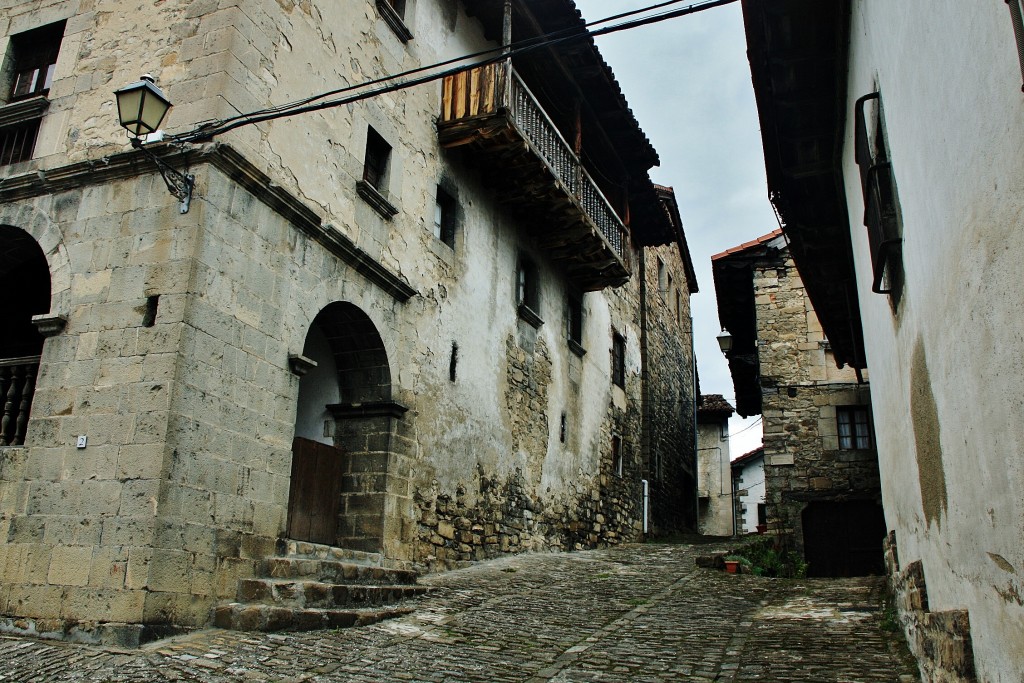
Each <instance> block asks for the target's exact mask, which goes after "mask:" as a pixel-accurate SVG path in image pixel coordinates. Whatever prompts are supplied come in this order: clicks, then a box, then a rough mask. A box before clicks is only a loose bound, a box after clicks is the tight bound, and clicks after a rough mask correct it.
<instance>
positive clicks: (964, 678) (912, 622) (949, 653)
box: [885, 531, 978, 683]
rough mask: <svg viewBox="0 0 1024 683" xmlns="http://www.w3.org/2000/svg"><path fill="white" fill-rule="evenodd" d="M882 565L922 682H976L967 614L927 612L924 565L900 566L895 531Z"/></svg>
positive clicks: (887, 543)
mask: <svg viewBox="0 0 1024 683" xmlns="http://www.w3.org/2000/svg"><path fill="white" fill-rule="evenodd" d="M885 566H886V570H887V574H888V578H889V588H890V592H891V593H892V594H893V595H894V596H895V597H896V607H897V610H898V613H899V618H900V622H901V624H902V626H903V631H904V633H905V634H906V636H907V643H908V644H909V646H910V649H911V651H912V652H913V653H914V657H916V658H917V662H918V666H919V668H920V670H921V677H922V679H923V680H926V681H930V682H934V683H973V682H974V681H976V680H978V679H977V677H976V672H975V668H974V651H973V648H972V642H971V623H970V615H969V613H968V611H967V610H965V609H960V610H946V611H940V612H933V611H932V610H931V609H930V606H929V603H928V586H927V583H926V582H925V575H924V565H923V564H922V563H921V560H915V561H913V562H911V563H909V564H908V565H907V566H905V567H902V568H901V567H900V561H899V549H898V546H897V542H896V532H895V531H890V532H889V534H888V536H886V539H885Z"/></svg>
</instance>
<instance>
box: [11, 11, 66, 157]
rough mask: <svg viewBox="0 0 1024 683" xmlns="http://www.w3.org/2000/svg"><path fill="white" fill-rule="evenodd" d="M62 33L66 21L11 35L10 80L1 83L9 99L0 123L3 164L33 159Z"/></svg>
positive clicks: (47, 103)
mask: <svg viewBox="0 0 1024 683" xmlns="http://www.w3.org/2000/svg"><path fill="white" fill-rule="evenodd" d="M63 36H64V22H60V23H57V24H50V25H49V26H43V27H42V28H37V29H33V30H31V31H26V32H25V33H19V34H18V35H15V36H11V40H10V44H9V48H8V54H7V58H6V60H5V66H6V69H5V74H6V75H7V77H8V78H9V80H8V81H5V82H4V83H3V84H2V86H0V97H3V98H6V99H4V100H3V102H4V103H5V104H4V106H3V107H2V114H3V115H2V119H3V122H4V125H3V126H0V166H7V165H9V164H16V163H18V162H21V161H27V160H28V159H31V158H32V154H33V152H34V151H35V146H36V137H37V136H38V135H39V124H40V121H41V120H42V116H43V114H44V113H45V112H46V108H47V106H48V105H49V102H48V101H47V100H46V98H45V96H46V95H47V94H48V93H49V91H50V85H51V84H52V82H53V72H54V68H55V67H56V65H57V54H58V53H59V52H60V41H61V38H63Z"/></svg>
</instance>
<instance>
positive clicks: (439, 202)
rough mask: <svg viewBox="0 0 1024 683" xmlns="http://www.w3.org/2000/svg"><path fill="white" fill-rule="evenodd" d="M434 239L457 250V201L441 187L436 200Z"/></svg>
mask: <svg viewBox="0 0 1024 683" xmlns="http://www.w3.org/2000/svg"><path fill="white" fill-rule="evenodd" d="M434 237H436V238H437V239H439V240H441V241H442V242H444V243H445V244H447V245H448V246H449V247H451V248H452V249H454V248H455V199H454V198H452V196H451V195H450V194H448V193H447V192H445V191H444V190H442V189H441V188H440V187H439V188H437V196H436V197H435V200H434Z"/></svg>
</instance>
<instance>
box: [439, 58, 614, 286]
mask: <svg viewBox="0 0 1024 683" xmlns="http://www.w3.org/2000/svg"><path fill="white" fill-rule="evenodd" d="M438 135H439V137H440V141H441V145H442V146H444V147H460V146H464V147H465V149H466V150H467V152H468V153H469V154H470V155H472V157H473V158H474V159H475V160H476V162H477V164H478V166H479V168H480V169H481V171H482V172H483V175H484V177H485V179H486V180H488V181H489V182H490V183H491V184H493V185H495V186H497V187H498V188H499V193H498V195H499V199H500V201H501V202H502V203H503V204H505V205H507V206H508V207H510V208H511V209H512V210H513V211H515V212H516V213H518V214H520V215H522V216H523V217H525V218H526V219H527V220H528V221H529V222H530V224H531V225H533V226H535V227H534V235H535V237H536V239H537V241H538V243H539V244H540V245H541V246H542V247H543V248H545V249H546V250H547V251H548V253H549V254H550V255H551V257H552V258H553V259H554V260H555V261H557V262H559V263H561V264H562V265H563V266H564V267H565V269H566V271H567V272H568V274H569V277H570V278H572V279H573V280H574V281H575V282H576V283H577V285H578V286H579V287H580V288H581V289H583V290H585V291H593V290H598V289H604V288H605V287H617V286H619V285H621V284H623V283H624V282H626V281H627V280H628V279H629V277H630V271H631V264H630V259H629V231H628V229H627V228H626V226H625V225H624V224H623V222H622V220H621V219H620V218H619V216H618V214H617V213H616V212H615V210H614V209H613V208H612V207H611V205H610V204H609V203H608V200H607V199H606V198H605V196H604V194H602V192H601V190H600V189H598V186H597V184H596V183H595V182H594V180H593V179H592V178H591V177H590V175H589V174H588V173H587V171H586V170H585V169H584V168H583V165H582V164H581V163H580V160H579V158H578V157H577V155H576V154H575V153H574V152H573V148H572V146H570V145H569V144H568V143H567V142H566V141H565V139H564V138H563V137H562V134H561V133H560V132H559V131H558V129H557V128H556V127H555V125H554V124H553V123H552V122H551V119H550V118H549V117H548V115H547V114H546V113H545V112H544V109H543V108H542V107H541V106H540V104H539V103H538V102H537V99H536V98H535V97H534V96H533V94H532V93H531V92H530V90H529V89H528V88H527V87H526V84H525V83H523V81H522V79H520V78H519V76H518V74H516V72H515V71H514V70H512V69H511V68H510V67H509V66H508V64H507V63H499V64H489V65H486V66H482V67H476V68H472V69H467V70H466V71H462V72H460V73H458V74H455V75H453V76H448V77H446V78H445V79H444V84H443V91H442V112H441V118H440V120H439V121H438Z"/></svg>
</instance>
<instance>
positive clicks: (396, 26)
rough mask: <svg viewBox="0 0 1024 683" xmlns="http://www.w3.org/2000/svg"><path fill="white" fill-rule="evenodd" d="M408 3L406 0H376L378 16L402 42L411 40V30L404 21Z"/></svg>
mask: <svg viewBox="0 0 1024 683" xmlns="http://www.w3.org/2000/svg"><path fill="white" fill-rule="evenodd" d="M408 5H409V2H408V0H377V12H378V13H379V14H380V18H381V19H383V20H384V23H385V24H387V25H388V28H390V29H391V30H392V32H394V34H395V35H396V36H397V37H398V39H399V40H400V41H402V42H403V43H408V42H409V41H410V40H412V31H410V30H409V27H408V25H406V23H405V17H406V10H407V9H408Z"/></svg>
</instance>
